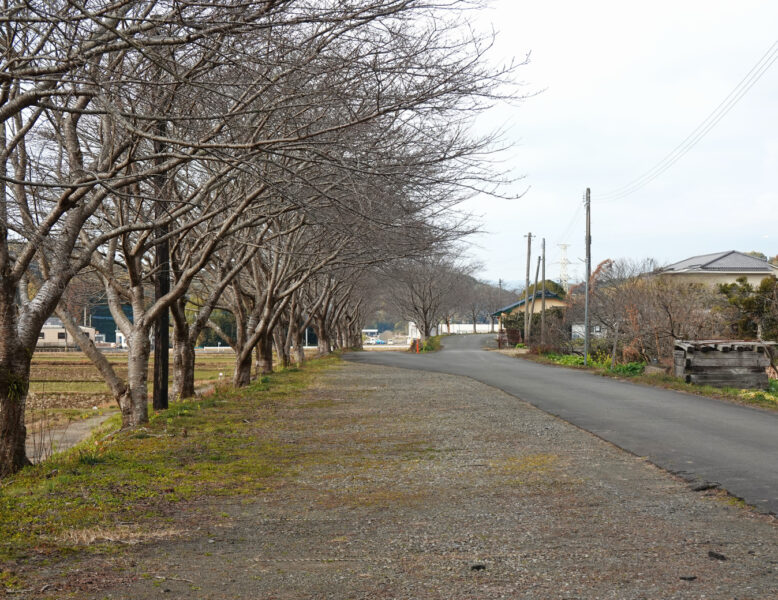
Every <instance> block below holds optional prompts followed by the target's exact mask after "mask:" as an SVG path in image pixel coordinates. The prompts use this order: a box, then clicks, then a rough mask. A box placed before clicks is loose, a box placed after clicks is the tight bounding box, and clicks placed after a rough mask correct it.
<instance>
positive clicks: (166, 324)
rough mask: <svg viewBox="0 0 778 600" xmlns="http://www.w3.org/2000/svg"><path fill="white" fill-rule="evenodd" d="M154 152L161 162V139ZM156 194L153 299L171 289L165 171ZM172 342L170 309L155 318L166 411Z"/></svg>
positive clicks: (160, 403)
mask: <svg viewBox="0 0 778 600" xmlns="http://www.w3.org/2000/svg"><path fill="white" fill-rule="evenodd" d="M156 129H157V133H158V134H159V135H160V136H164V135H165V133H166V131H167V126H166V123H165V121H159V122H158V123H157V128H156ZM155 151H156V153H157V160H158V161H160V162H161V161H162V157H161V154H162V151H163V146H162V144H161V143H160V142H155ZM154 179H155V181H154V183H155V184H156V188H157V193H158V194H159V196H158V198H157V201H156V202H155V204H154V218H155V220H157V222H158V223H157V226H156V227H155V228H154V237H155V238H157V240H158V241H157V243H156V247H155V251H154V267H155V269H156V274H155V275H154V300H155V301H157V300H159V299H160V298H162V297H163V296H165V295H166V294H168V293H169V292H170V240H169V239H168V237H167V235H168V232H169V229H168V226H167V225H166V224H165V225H160V224H159V221H161V220H162V219H163V218H164V216H165V214H166V213H167V206H165V201H164V199H163V198H164V196H165V193H166V190H167V187H168V186H167V176H166V175H165V174H164V173H161V174H159V175H156V176H155V178H154ZM169 345H170V313H169V311H168V310H167V309H165V310H163V311H162V312H161V313H160V315H159V316H158V317H157V318H156V320H155V321H154V389H153V392H152V400H153V401H152V406H153V407H154V410H164V409H166V408H167V407H168V371H169V368H170V360H169V354H168V346H169Z"/></svg>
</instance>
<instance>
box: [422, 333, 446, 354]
mask: <svg viewBox="0 0 778 600" xmlns="http://www.w3.org/2000/svg"><path fill="white" fill-rule="evenodd" d="M440 348H441V345H440V336H439V335H433V336H431V337H428V338H427V341H425V342H424V344H423V345H422V347H421V348H420V349H419V350H420V351H421V352H437V351H438V350H440Z"/></svg>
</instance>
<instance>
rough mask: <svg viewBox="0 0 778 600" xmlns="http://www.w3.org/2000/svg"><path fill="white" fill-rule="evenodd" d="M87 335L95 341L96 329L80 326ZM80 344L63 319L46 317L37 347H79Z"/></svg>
mask: <svg viewBox="0 0 778 600" xmlns="http://www.w3.org/2000/svg"><path fill="white" fill-rule="evenodd" d="M80 329H81V331H83V332H84V333H85V334H86V336H87V337H88V338H89V339H90V340H92V341H95V334H96V331H95V329H94V327H80ZM77 347H78V344H76V341H75V340H74V339H73V338H72V337H71V335H70V334H69V333H68V332H67V331H66V330H65V326H64V325H63V324H62V321H60V320H59V319H57V318H56V317H51V318H49V319H46V322H45V323H44V324H43V327H42V328H41V332H40V333H39V334H38V345H37V348H39V349H44V348H77Z"/></svg>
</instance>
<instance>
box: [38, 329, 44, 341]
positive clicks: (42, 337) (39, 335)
mask: <svg viewBox="0 0 778 600" xmlns="http://www.w3.org/2000/svg"><path fill="white" fill-rule="evenodd" d="M38 339H39V340H45V339H46V334H45V333H43V332H42V331H41V332H40V333H39V334H38Z"/></svg>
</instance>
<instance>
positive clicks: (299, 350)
mask: <svg viewBox="0 0 778 600" xmlns="http://www.w3.org/2000/svg"><path fill="white" fill-rule="evenodd" d="M304 336H305V332H304V331H301V330H299V329H298V330H297V333H296V334H295V336H294V353H295V360H294V362H295V364H298V365H301V364H303V363H304V362H305V346H304V345H303V344H305V341H304V340H305V337H304Z"/></svg>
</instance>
